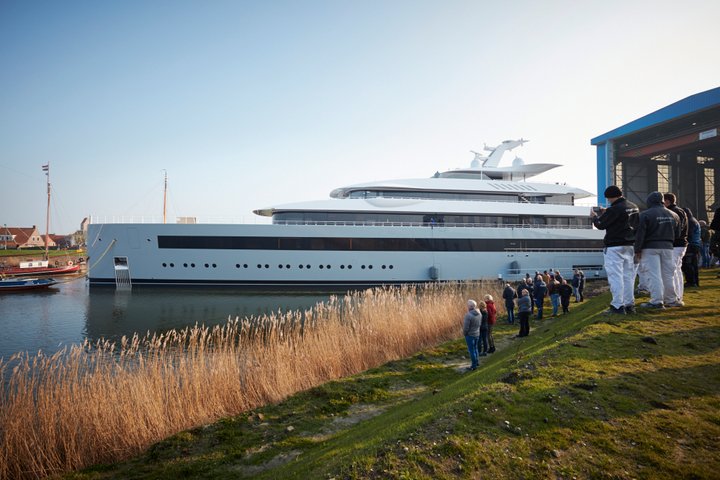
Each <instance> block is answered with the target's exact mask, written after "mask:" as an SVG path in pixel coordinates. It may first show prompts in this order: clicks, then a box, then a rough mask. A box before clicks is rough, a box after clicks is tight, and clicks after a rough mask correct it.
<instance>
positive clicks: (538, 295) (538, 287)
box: [532, 275, 547, 320]
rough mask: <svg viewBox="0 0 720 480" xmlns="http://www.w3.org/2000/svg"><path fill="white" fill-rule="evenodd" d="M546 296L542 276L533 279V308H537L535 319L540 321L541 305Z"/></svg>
mask: <svg viewBox="0 0 720 480" xmlns="http://www.w3.org/2000/svg"><path fill="white" fill-rule="evenodd" d="M546 295H547V285H545V281H544V280H543V278H542V275H538V276H537V277H535V286H534V287H533V295H532V296H533V298H534V299H535V306H536V307H537V317H535V318H537V319H538V320H541V319H542V317H543V303H544V302H545V296H546Z"/></svg>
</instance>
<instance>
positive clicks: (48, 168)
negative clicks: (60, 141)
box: [42, 163, 50, 172]
mask: <svg viewBox="0 0 720 480" xmlns="http://www.w3.org/2000/svg"><path fill="white" fill-rule="evenodd" d="M42 169H43V172H49V171H50V164H49V163H48V164H47V165H43V166H42Z"/></svg>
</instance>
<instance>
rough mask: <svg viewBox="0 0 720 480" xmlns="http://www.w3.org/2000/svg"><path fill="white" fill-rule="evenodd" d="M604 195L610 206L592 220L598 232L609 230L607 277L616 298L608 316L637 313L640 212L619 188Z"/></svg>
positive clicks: (612, 187)
mask: <svg viewBox="0 0 720 480" xmlns="http://www.w3.org/2000/svg"><path fill="white" fill-rule="evenodd" d="M604 195H605V198H606V199H607V201H608V202H609V203H610V206H609V207H608V208H606V209H600V215H598V214H597V213H596V211H595V209H593V210H591V211H590V217H591V218H592V222H593V225H595V227H596V228H597V229H599V230H605V238H604V240H603V243H604V245H605V251H604V260H605V273H607V279H608V284H609V285H610V293H611V294H612V300H611V301H610V308H608V310H607V313H618V314H624V313H626V312H632V311H634V310H635V295H634V294H635V292H634V288H635V264H634V263H633V256H634V250H633V244H634V242H635V226H636V225H637V218H638V213H639V210H638V207H637V205H635V204H634V203H632V202H630V201H628V200H627V199H625V197H623V194H622V190H620V188H619V187H617V186H616V185H610V186H609V187H607V188H606V189H605V193H604Z"/></svg>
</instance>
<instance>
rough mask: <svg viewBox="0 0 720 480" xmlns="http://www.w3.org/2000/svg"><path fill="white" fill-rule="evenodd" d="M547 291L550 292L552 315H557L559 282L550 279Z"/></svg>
mask: <svg viewBox="0 0 720 480" xmlns="http://www.w3.org/2000/svg"><path fill="white" fill-rule="evenodd" d="M547 287H548V292H549V293H550V304H551V305H552V316H553V317H557V314H558V310H560V282H558V281H557V280H556V279H551V280H550V285H548V286H547Z"/></svg>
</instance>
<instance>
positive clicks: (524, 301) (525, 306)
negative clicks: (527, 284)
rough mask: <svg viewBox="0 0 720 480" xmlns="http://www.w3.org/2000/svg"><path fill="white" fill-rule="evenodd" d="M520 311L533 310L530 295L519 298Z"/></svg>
mask: <svg viewBox="0 0 720 480" xmlns="http://www.w3.org/2000/svg"><path fill="white" fill-rule="evenodd" d="M518 311H519V312H520V313H525V312H528V313H529V312H530V311H532V300H530V297H529V296H528V295H525V296H523V297H520V298H518Z"/></svg>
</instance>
